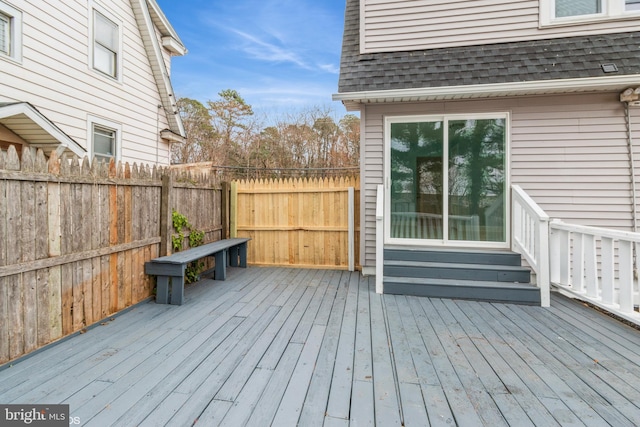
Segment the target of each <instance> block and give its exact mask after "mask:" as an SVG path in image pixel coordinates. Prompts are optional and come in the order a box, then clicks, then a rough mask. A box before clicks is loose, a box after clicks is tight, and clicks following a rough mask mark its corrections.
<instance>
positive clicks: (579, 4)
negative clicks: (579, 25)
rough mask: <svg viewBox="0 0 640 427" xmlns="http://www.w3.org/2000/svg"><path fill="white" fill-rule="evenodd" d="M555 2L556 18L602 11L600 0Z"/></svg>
mask: <svg viewBox="0 0 640 427" xmlns="http://www.w3.org/2000/svg"><path fill="white" fill-rule="evenodd" d="M555 3H556V6H555V16H556V18H564V17H567V16H581V15H595V14H597V13H602V2H601V1H600V0H556V2H555Z"/></svg>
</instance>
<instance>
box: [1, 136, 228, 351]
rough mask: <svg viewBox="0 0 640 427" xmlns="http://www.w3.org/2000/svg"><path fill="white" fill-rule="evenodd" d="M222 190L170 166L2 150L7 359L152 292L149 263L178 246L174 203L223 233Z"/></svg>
mask: <svg viewBox="0 0 640 427" xmlns="http://www.w3.org/2000/svg"><path fill="white" fill-rule="evenodd" d="M221 206H222V204H221V191H220V189H219V187H218V186H216V185H214V184H213V183H210V182H208V181H200V180H198V179H197V178H193V177H191V176H189V175H184V174H182V175H176V174H173V173H171V172H170V170H169V169H168V168H155V167H154V168H149V167H148V166H140V167H138V166H137V165H136V164H134V165H133V166H130V165H129V164H125V165H121V164H117V165H116V164H115V163H114V162H111V163H110V164H109V165H106V164H100V163H97V162H94V163H93V165H90V164H89V161H88V160H87V159H85V160H83V161H82V162H80V161H79V160H78V159H77V158H74V159H64V160H60V159H58V158H57V157H56V156H55V154H53V155H52V156H51V158H50V159H46V158H45V156H44V154H43V153H42V151H38V152H37V153H35V151H32V150H29V149H26V150H23V151H22V159H19V158H18V155H17V152H16V150H15V148H14V147H9V150H8V151H6V152H5V151H2V150H0V363H3V362H7V361H9V360H13V359H15V358H17V357H19V356H21V355H23V354H26V353H29V352H31V351H33V350H35V349H37V348H39V347H41V346H43V345H45V344H47V343H50V342H52V341H55V340H57V339H59V338H61V337H64V336H66V335H69V334H71V333H74V332H77V331H80V330H82V329H84V328H85V327H86V326H89V325H91V324H94V323H96V322H98V321H100V320H101V319H104V318H107V317H108V316H110V315H112V314H113V313H115V312H117V311H120V310H122V309H124V308H126V307H129V306H131V305H132V304H135V303H137V302H140V301H142V300H144V299H146V298H148V297H149V296H151V295H152V292H153V286H154V284H153V282H152V280H151V279H150V277H149V276H147V275H145V274H144V262H145V261H148V260H150V259H152V258H155V257H157V256H159V255H161V254H165V253H167V252H168V251H170V249H171V243H170V242H171V233H172V228H171V227H172V223H171V212H172V210H173V209H176V210H177V211H179V212H180V213H181V214H183V215H185V216H186V217H187V218H188V220H189V221H190V222H191V223H192V224H193V226H194V227H195V228H196V229H199V230H203V231H205V243H206V242H211V241H215V240H219V239H220V238H221V234H222V219H221V218H222V213H221Z"/></svg>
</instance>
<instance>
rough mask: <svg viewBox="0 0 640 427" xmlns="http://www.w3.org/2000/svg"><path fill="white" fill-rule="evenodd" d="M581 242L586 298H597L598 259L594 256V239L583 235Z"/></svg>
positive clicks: (591, 236) (592, 236) (591, 235)
mask: <svg viewBox="0 0 640 427" xmlns="http://www.w3.org/2000/svg"><path fill="white" fill-rule="evenodd" d="M583 236H584V240H583V244H584V246H583V250H584V269H585V270H584V271H585V277H586V285H587V289H586V290H587V296H588V297H590V298H598V297H599V295H598V259H597V255H596V237H595V236H594V235H593V234H585V235H583Z"/></svg>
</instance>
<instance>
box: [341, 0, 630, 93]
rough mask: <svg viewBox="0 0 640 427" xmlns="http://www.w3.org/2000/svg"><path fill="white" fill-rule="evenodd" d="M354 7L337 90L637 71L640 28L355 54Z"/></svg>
mask: <svg viewBox="0 0 640 427" xmlns="http://www.w3.org/2000/svg"><path fill="white" fill-rule="evenodd" d="M359 8H360V5H359V0H347V7H346V13H345V28H344V36H343V46H342V58H341V61H340V80H339V83H338V91H339V92H340V93H347V92H361V91H374V90H393V89H413V88H424V87H442V86H463V85H479V84H488V83H511V82H525V81H539V80H555V79H575V78H586V77H602V76H607V75H609V76H610V75H630V74H640V31H636V32H627V33H617V34H602V35H591V36H581V37H567V38H559V39H548V40H535V41H525V42H512V43H496V44H486V45H477V46H463V47H453V48H441V49H428V50H415V51H407V52H385V53H370V54H363V55H361V54H360V53H359V51H360V38H359V28H360V24H359V10H360V9H359ZM605 63H615V64H616V65H617V67H618V72H617V73H615V74H605V73H604V72H603V71H602V68H601V64H605Z"/></svg>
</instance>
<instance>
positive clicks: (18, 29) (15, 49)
mask: <svg viewBox="0 0 640 427" xmlns="http://www.w3.org/2000/svg"><path fill="white" fill-rule="evenodd" d="M0 57H5V58H10V59H13V60H15V61H21V60H22V12H20V11H19V10H18V9H16V8H14V7H12V6H9V4H8V3H5V2H3V1H0Z"/></svg>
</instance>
